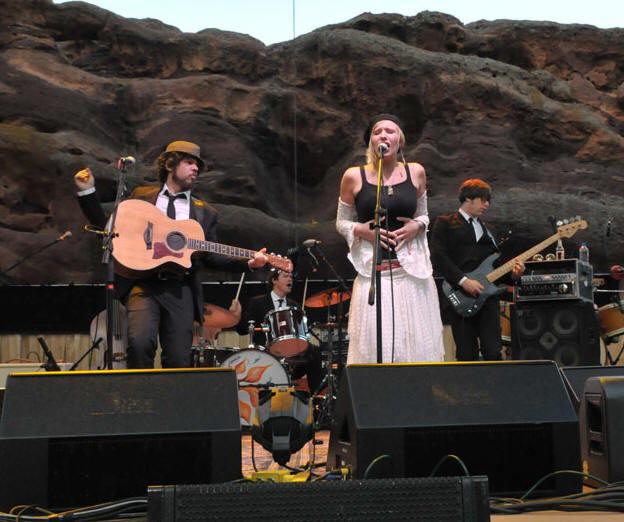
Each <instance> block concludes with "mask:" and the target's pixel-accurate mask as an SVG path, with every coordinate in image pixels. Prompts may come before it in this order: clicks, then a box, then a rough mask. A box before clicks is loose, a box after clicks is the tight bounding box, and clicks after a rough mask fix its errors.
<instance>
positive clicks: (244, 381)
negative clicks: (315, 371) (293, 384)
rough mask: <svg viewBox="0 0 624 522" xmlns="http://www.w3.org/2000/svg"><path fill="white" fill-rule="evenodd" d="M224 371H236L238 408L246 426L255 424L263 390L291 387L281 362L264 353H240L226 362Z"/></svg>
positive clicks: (242, 351)
mask: <svg viewBox="0 0 624 522" xmlns="http://www.w3.org/2000/svg"><path fill="white" fill-rule="evenodd" d="M221 367H222V368H223V367H229V368H234V370H236V379H237V380H238V406H239V409H240V417H241V424H242V425H243V426H251V425H252V424H253V421H254V417H255V414H256V406H257V405H258V394H259V393H260V390H261V389H262V388H271V387H274V386H290V379H289V378H288V374H287V373H286V370H285V369H284V367H283V366H282V365H281V364H280V362H279V360H278V359H276V358H275V357H273V356H272V355H271V354H270V353H267V352H263V351H261V350H251V349H246V350H240V351H238V352H236V353H234V354H232V355H230V356H229V357H228V358H227V359H225V360H224V361H223V363H221Z"/></svg>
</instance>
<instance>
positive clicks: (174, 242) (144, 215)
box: [113, 199, 293, 278]
mask: <svg viewBox="0 0 624 522" xmlns="http://www.w3.org/2000/svg"><path fill="white" fill-rule="evenodd" d="M203 237H204V229H203V228H202V227H201V225H200V224H199V223H198V222H197V221H195V220H193V219H185V220H175V219H170V218H168V217H167V216H166V215H165V214H163V213H162V212H161V211H160V210H158V209H157V208H156V207H155V206H154V205H152V204H151V203H148V202H147V201H143V200H140V199H129V200H126V201H122V202H121V203H120V204H119V207H117V219H116V223H115V236H114V237H113V257H114V258H115V261H116V265H115V271H116V272H117V273H119V274H120V275H124V276H126V277H133V278H137V277H146V276H148V275H149V274H150V273H151V272H153V271H154V270H155V269H161V268H162V267H163V266H166V267H167V269H168V270H169V269H171V270H176V271H181V269H187V268H190V267H191V255H192V254H194V253H195V252H198V251H201V252H212V253H215V254H222V255H226V256H231V257H238V258H240V259H253V257H254V255H255V253H256V252H255V251H254V250H247V249H245V248H239V247H234V246H229V245H222V244H220V243H214V242H212V241H206V240H204V239H202V238H203ZM266 256H267V258H268V260H269V263H270V264H271V265H272V266H274V267H275V268H279V269H280V270H284V271H285V272H292V269H293V266H292V261H291V260H290V259H288V258H285V257H282V256H278V255H274V254H266Z"/></svg>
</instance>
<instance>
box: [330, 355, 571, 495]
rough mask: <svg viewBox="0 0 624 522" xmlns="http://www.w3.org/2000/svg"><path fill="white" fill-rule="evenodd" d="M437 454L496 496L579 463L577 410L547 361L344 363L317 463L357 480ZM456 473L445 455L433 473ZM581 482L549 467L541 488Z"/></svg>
mask: <svg viewBox="0 0 624 522" xmlns="http://www.w3.org/2000/svg"><path fill="white" fill-rule="evenodd" d="M447 455H456V456H457V457H459V458H460V459H461V460H462V461H463V462H464V463H465V465H466V466H467V468H468V471H469V472H470V474H471V475H486V476H487V477H488V479H489V486H490V491H491V492H492V494H494V495H497V496H503V495H513V496H518V494H521V493H524V492H526V490H528V489H529V488H530V487H531V486H532V485H533V484H534V483H535V482H536V481H537V480H538V479H539V478H541V477H542V476H544V475H547V474H548V473H551V472H553V471H556V470H562V469H573V470H577V471H580V469H581V459H580V444H579V432H578V423H577V416H576V412H575V411H574V408H573V407H572V403H571V402H570V398H569V396H568V394H567V392H566V389H565V386H564V384H563V379H562V377H561V374H560V372H559V370H558V368H557V365H556V364H555V363H554V362H551V361H532V362H514V361H506V362H484V363H440V364H384V365H353V366H347V367H346V368H345V371H344V373H343V376H342V379H341V382H340V389H339V393H338V399H337V402H336V413H335V423H334V425H333V426H332V429H331V433H330V442H329V451H328V457H327V468H328V469H335V468H341V467H348V468H350V469H351V471H352V472H353V474H354V475H355V477H357V478H381V477H386V478H387V477H426V476H429V475H430V474H431V473H432V471H433V470H434V468H435V467H436V465H437V464H438V463H439V461H441V460H442V459H444V457H445V456H447ZM461 473H463V471H462V469H461V468H460V467H459V464H458V463H457V462H456V461H454V460H453V459H448V460H446V461H445V462H444V463H443V464H442V465H441V466H440V468H439V471H438V473H437V475H458V474H461ZM580 490H581V479H580V477H576V476H571V475H563V474H561V475H556V476H555V477H553V478H550V479H548V480H546V481H545V482H543V483H542V484H541V485H540V486H538V488H537V490H536V493H537V494H540V495H544V496H552V495H565V494H570V493H575V492H578V491H580Z"/></svg>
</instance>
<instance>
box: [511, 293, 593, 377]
mask: <svg viewBox="0 0 624 522" xmlns="http://www.w3.org/2000/svg"><path fill="white" fill-rule="evenodd" d="M511 332H512V336H511V347H512V358H513V359H515V360H542V359H543V360H551V361H555V362H556V363H557V364H558V365H559V366H595V365H599V364H600V326H599V323H598V317H597V316H596V312H595V311H594V305H593V303H589V302H586V301H545V302H528V303H516V304H515V305H514V306H512V311H511Z"/></svg>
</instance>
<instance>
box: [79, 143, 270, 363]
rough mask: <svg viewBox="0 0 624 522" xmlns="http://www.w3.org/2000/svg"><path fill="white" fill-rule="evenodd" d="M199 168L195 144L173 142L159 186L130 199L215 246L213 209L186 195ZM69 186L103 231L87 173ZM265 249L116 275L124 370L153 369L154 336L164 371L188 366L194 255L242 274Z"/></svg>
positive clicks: (194, 307)
mask: <svg viewBox="0 0 624 522" xmlns="http://www.w3.org/2000/svg"><path fill="white" fill-rule="evenodd" d="M203 169H204V162H203V161H202V159H201V154H200V148H199V145H196V144H195V143H192V142H189V141H173V142H171V143H169V145H167V148H166V149H165V151H164V152H163V153H162V154H161V155H160V156H159V157H158V177H159V180H160V183H161V184H160V186H142V187H137V188H136V189H134V191H133V192H132V194H131V195H130V198H134V199H141V200H143V201H147V202H149V203H152V204H153V205H155V206H156V208H158V209H159V210H161V211H162V212H163V213H164V214H166V215H167V216H168V217H169V218H170V219H176V220H178V219H194V220H196V221H198V222H199V224H200V225H201V226H202V229H203V230H204V236H205V239H206V240H207V241H212V242H216V240H217V234H216V225H217V211H216V210H215V209H214V208H213V207H211V206H210V205H208V204H206V203H204V202H203V201H201V200H200V199H197V198H196V197H194V196H192V195H191V189H192V188H193V186H194V184H195V181H196V180H197V177H198V175H199V173H200V172H201V171H202V170H203ZM74 182H75V184H76V187H77V188H78V190H79V192H78V201H79V203H80V207H81V208H82V210H83V212H84V213H85V215H86V217H87V218H88V219H89V221H90V222H91V223H92V224H94V225H97V226H99V227H104V226H105V225H106V221H107V217H106V215H105V214H104V211H103V209H102V206H101V205H100V203H99V200H98V198H97V195H96V192H95V177H94V176H93V174H92V172H91V170H90V169H89V168H86V169H83V170H81V171H79V172H77V173H76V174H75V175H74ZM264 250H265V249H262V250H260V251H259V252H256V254H255V256H254V258H253V259H250V260H249V261H241V260H238V259H234V258H229V257H226V256H223V255H219V254H213V253H203V254H202V256H193V258H192V259H193V264H192V267H191V268H190V270H188V271H187V272H185V273H182V274H180V273H173V272H168V271H164V270H163V271H159V272H157V273H156V274H154V275H152V276H150V277H149V278H146V279H137V280H131V279H126V278H122V277H121V276H118V275H116V293H117V297H118V298H119V299H121V300H123V301H124V302H125V303H126V308H127V312H128V354H127V364H128V368H153V366H154V357H155V355H156V349H157V346H158V340H159V337H160V345H161V348H162V358H161V362H162V366H163V367H164V368H177V367H188V366H190V365H191V345H192V337H193V321H194V320H196V321H198V322H199V323H200V324H201V323H202V321H203V311H202V310H203V293H202V287H201V281H200V279H199V271H198V268H199V266H198V262H199V257H201V259H202V261H203V263H204V264H205V265H207V266H210V267H212V268H215V269H218V270H228V271H237V272H241V271H249V270H251V269H255V268H260V267H262V266H264V264H265V263H266V262H267V257H266V256H265V255H264ZM233 311H234V312H235V313H237V314H240V304H239V303H238V302H234V303H233Z"/></svg>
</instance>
